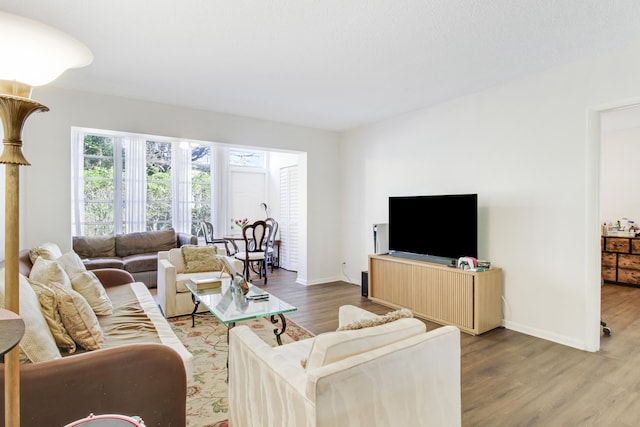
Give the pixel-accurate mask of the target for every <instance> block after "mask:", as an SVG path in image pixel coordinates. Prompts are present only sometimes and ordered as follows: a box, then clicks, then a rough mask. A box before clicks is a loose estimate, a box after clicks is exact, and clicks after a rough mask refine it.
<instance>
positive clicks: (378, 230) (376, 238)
mask: <svg viewBox="0 0 640 427" xmlns="http://www.w3.org/2000/svg"><path fill="white" fill-rule="evenodd" d="M373 253H374V254H376V255H384V254H388V253H389V224H373Z"/></svg>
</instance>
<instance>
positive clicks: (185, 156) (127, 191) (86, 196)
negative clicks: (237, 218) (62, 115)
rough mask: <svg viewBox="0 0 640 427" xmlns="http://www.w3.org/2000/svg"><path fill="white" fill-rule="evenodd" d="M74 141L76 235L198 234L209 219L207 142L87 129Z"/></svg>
mask: <svg viewBox="0 0 640 427" xmlns="http://www.w3.org/2000/svg"><path fill="white" fill-rule="evenodd" d="M73 141H74V144H73V150H72V154H73V157H74V162H73V171H72V173H73V182H72V185H73V195H74V197H73V206H72V211H73V233H74V235H87V236H91V235H113V234H118V233H131V232H135V231H146V230H162V229H166V228H170V227H173V228H174V229H175V230H177V231H181V232H186V233H191V234H197V230H198V227H199V223H200V221H201V220H203V219H208V220H210V218H211V213H212V212H211V208H212V204H211V200H212V188H213V186H212V174H211V171H212V167H211V164H212V161H213V155H212V149H211V147H210V146H201V145H199V144H196V143H189V142H184V141H177V140H170V139H166V140H161V139H156V138H150V137H143V136H139V135H128V134H121V133H117V132H108V131H94V130H85V129H74V130H73Z"/></svg>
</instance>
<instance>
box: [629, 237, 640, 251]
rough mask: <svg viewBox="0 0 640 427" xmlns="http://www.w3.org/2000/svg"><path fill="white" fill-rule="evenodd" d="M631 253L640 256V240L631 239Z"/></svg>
mask: <svg viewBox="0 0 640 427" xmlns="http://www.w3.org/2000/svg"><path fill="white" fill-rule="evenodd" d="M631 253H632V254H638V255H640V239H631Z"/></svg>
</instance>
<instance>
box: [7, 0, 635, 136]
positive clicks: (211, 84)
mask: <svg viewBox="0 0 640 427" xmlns="http://www.w3.org/2000/svg"><path fill="white" fill-rule="evenodd" d="M0 10H5V11H7V12H11V13H15V14H18V15H23V16H26V17H28V18H32V19H36V20H39V21H42V22H44V23H46V24H49V25H52V26H54V27H57V28H60V29H61V30H63V31H66V32H68V33H69V34H71V35H73V36H74V37H76V38H78V39H79V40H81V41H83V42H84V43H85V44H86V45H87V46H88V47H89V48H90V49H91V51H92V52H93V54H94V57H95V59H94V62H93V63H92V64H91V65H90V66H88V67H86V68H83V69H78V70H71V71H68V72H67V73H65V74H64V75H63V76H62V77H61V78H60V79H59V80H58V81H56V83H55V84H56V85H57V86H61V87H64V88H70V89H77V90H83V91H90V92H97V93H104V94H111V95H117V96H124V97H129V98H136V99H144V100H150V101H156V102H162V103H168V104H175V105H180V106H189V107H195V108H198V109H204V110H211V111H217V112H225V113H231V114H236V115H241V116H248V117H256V118H262V119H268V120H274V121H278V122H285V123H292V124H298V125H303V126H310V127H316V128H321V129H330V130H338V131H341V130H347V129H351V128H354V127H358V126H360V125H363V124H366V123H370V122H375V121H378V120H381V119H384V118H387V117H391V116H394V115H398V114H401V113H404V112H407V111H412V110H416V109H419V108H422V107H428V106H432V105H434V104H437V103H440V102H443V101H446V100H448V99H452V98H455V97H458V96H461V95H464V94H467V93H472V92H477V91H480V90H482V89H485V88H488V87H491V86H494V85H497V84H500V83H503V82H505V81H509V80H513V79H515V78H517V77H519V76H522V75H526V74H529V73H532V72H536V71H540V70H543V69H546V68H549V67H552V66H554V65H558V64H562V63H565V62H569V61H575V60H579V59H581V58H585V57H588V56H591V55H596V54H599V53H602V52H606V51H610V50H612V49H616V48H620V47H623V46H626V45H631V44H635V43H639V42H640V1H637V0H616V1H611V0H520V1H517V0H483V1H479V0H478V1H472V0H226V1H225V0H57V1H50V0H0Z"/></svg>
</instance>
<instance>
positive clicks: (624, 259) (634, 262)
mask: <svg viewBox="0 0 640 427" xmlns="http://www.w3.org/2000/svg"><path fill="white" fill-rule="evenodd" d="M618 268H626V269H629V270H640V255H624V254H619V255H618Z"/></svg>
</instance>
